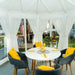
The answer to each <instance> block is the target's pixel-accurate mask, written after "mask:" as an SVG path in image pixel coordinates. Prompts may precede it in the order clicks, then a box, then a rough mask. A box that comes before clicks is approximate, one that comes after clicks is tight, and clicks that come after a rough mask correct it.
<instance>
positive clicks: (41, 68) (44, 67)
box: [37, 65, 55, 71]
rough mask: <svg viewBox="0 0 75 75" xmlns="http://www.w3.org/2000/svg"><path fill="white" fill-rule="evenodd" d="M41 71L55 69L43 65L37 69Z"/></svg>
mask: <svg viewBox="0 0 75 75" xmlns="http://www.w3.org/2000/svg"><path fill="white" fill-rule="evenodd" d="M37 68H38V69H39V70H44V71H45V70H55V68H53V67H50V66H46V65H41V66H38V67H37Z"/></svg>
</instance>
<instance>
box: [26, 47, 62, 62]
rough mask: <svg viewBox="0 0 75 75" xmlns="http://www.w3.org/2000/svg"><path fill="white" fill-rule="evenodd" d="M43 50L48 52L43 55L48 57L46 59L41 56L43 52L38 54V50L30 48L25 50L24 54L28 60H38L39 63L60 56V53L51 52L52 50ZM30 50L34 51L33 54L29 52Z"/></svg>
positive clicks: (47, 48)
mask: <svg viewBox="0 0 75 75" xmlns="http://www.w3.org/2000/svg"><path fill="white" fill-rule="evenodd" d="M45 49H46V50H47V51H48V53H45V54H47V55H48V57H46V58H44V57H42V56H41V55H42V54H43V52H42V53H39V52H38V51H40V49H39V48H31V49H29V50H27V51H26V52H25V54H26V56H27V57H28V58H30V59H32V60H40V61H45V60H46V61H47V60H54V59H56V58H58V57H59V56H60V55H61V52H60V51H57V52H54V51H52V50H54V48H50V47H45ZM31 50H34V52H30V51H31ZM40 52H41V51H40Z"/></svg>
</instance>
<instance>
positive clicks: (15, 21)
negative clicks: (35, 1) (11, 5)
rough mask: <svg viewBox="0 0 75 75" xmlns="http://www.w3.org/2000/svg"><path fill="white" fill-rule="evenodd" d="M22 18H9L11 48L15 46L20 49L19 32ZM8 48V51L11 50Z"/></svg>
mask: <svg viewBox="0 0 75 75" xmlns="http://www.w3.org/2000/svg"><path fill="white" fill-rule="evenodd" d="M20 22H21V18H9V36H8V38H9V39H8V41H9V43H8V45H9V50H10V49H11V48H12V47H14V48H15V50H16V51H18V43H17V32H18V29H19V26H20ZM9 50H8V51H9Z"/></svg>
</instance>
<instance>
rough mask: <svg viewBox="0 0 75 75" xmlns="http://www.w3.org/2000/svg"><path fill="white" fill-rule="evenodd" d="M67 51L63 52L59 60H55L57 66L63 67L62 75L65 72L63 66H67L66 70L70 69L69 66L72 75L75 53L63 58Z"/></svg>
mask: <svg viewBox="0 0 75 75" xmlns="http://www.w3.org/2000/svg"><path fill="white" fill-rule="evenodd" d="M66 50H67V49H64V50H62V51H61V56H60V57H59V58H57V59H55V61H54V62H55V64H59V65H61V75H62V71H63V65H66V70H67V69H68V65H69V66H70V71H71V75H72V61H73V59H74V56H75V52H74V53H73V54H71V55H69V56H67V57H63V56H62V55H63V54H65V52H66Z"/></svg>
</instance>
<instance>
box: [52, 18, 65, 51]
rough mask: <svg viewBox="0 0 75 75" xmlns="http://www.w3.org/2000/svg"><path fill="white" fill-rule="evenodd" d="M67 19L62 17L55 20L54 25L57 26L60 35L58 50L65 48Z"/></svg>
mask: <svg viewBox="0 0 75 75" xmlns="http://www.w3.org/2000/svg"><path fill="white" fill-rule="evenodd" d="M65 20H66V18H65V17H61V18H57V19H54V20H53V24H54V25H55V28H56V30H57V32H58V34H59V43H58V49H59V50H62V49H64V48H65V41H64V40H65V30H66V28H65V23H66V21H65Z"/></svg>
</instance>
